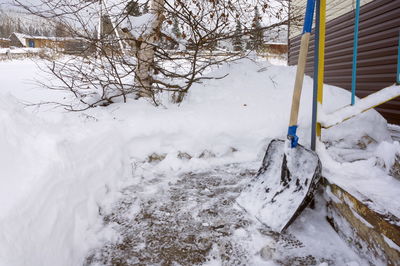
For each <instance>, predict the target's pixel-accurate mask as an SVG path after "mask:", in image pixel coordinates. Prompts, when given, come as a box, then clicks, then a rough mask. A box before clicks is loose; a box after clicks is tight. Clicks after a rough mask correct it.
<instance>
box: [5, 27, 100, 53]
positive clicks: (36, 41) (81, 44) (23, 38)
mask: <svg viewBox="0 0 400 266" xmlns="http://www.w3.org/2000/svg"><path fill="white" fill-rule="evenodd" d="M10 43H11V46H15V47H29V48H51V49H55V50H58V51H62V52H65V53H68V54H79V53H83V52H86V51H87V50H88V49H89V44H88V42H87V41H85V40H84V39H82V38H74V37H47V36H32V35H27V34H22V33H17V32H14V33H12V34H11V36H10ZM92 50H93V49H92Z"/></svg>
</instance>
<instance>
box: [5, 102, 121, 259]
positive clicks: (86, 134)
mask: <svg viewBox="0 0 400 266" xmlns="http://www.w3.org/2000/svg"><path fill="white" fill-rule="evenodd" d="M0 103H1V104H0V105H1V107H0V108H1V109H0V118H1V121H2V122H1V124H0V140H1V143H0V145H1V147H2V149H1V150H0V159H1V169H2V172H1V174H0V182H1V186H0V201H1V205H0V228H1V230H0V265H79V264H80V263H81V262H82V259H83V258H84V256H85V255H86V254H87V252H88V250H89V248H91V247H93V246H94V245H96V243H99V242H98V241H99V239H102V238H106V237H107V235H105V234H106V233H107V230H102V231H101V232H103V233H102V234H99V233H98V230H99V229H100V228H102V222H101V220H99V212H101V211H102V208H103V205H104V202H105V201H108V200H113V199H114V196H113V195H114V194H113V193H115V192H116V191H118V189H116V186H117V185H118V182H119V180H121V179H122V178H123V177H124V176H126V175H125V173H124V170H125V168H124V167H123V166H124V160H126V157H127V155H126V152H125V151H124V146H123V145H122V143H123V141H122V139H121V138H120V137H119V134H118V132H114V131H112V130H111V131H110V128H106V129H103V128H101V127H96V130H92V131H91V130H85V129H84V128H82V127H78V128H77V127H74V126H73V125H69V126H68V125H67V124H66V125H51V124H47V123H44V122H42V121H40V120H38V119H37V118H35V117H33V116H32V115H30V114H28V113H27V112H24V111H23V110H22V108H21V106H20V105H18V104H17V103H15V100H13V99H12V98H11V97H9V98H5V99H4V98H3V97H2V98H1V99H0Z"/></svg>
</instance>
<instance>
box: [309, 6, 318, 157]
mask: <svg viewBox="0 0 400 266" xmlns="http://www.w3.org/2000/svg"><path fill="white" fill-rule="evenodd" d="M319 16H320V0H317V1H316V15H315V35H314V77H313V105H312V121H311V150H313V151H315V147H316V139H317V108H318V74H319V73H318V61H319V60H318V59H319Z"/></svg>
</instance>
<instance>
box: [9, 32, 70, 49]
mask: <svg viewBox="0 0 400 266" xmlns="http://www.w3.org/2000/svg"><path fill="white" fill-rule="evenodd" d="M10 40H11V46H15V47H29V48H62V47H63V46H64V40H63V38H57V37H46V36H33V35H27V34H22V33H17V32H13V33H12V34H11V36H10Z"/></svg>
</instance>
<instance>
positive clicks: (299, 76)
mask: <svg viewBox="0 0 400 266" xmlns="http://www.w3.org/2000/svg"><path fill="white" fill-rule="evenodd" d="M309 41H310V33H309V32H306V33H304V34H303V35H302V36H301V43H300V54H299V60H298V63H297V71H296V80H295V83H294V91H293V98H292V110H291V112H290V122H289V127H290V126H295V125H297V120H298V117H299V107H300V97H301V90H302V88H303V80H304V71H305V68H306V59H307V52H308V44H309Z"/></svg>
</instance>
